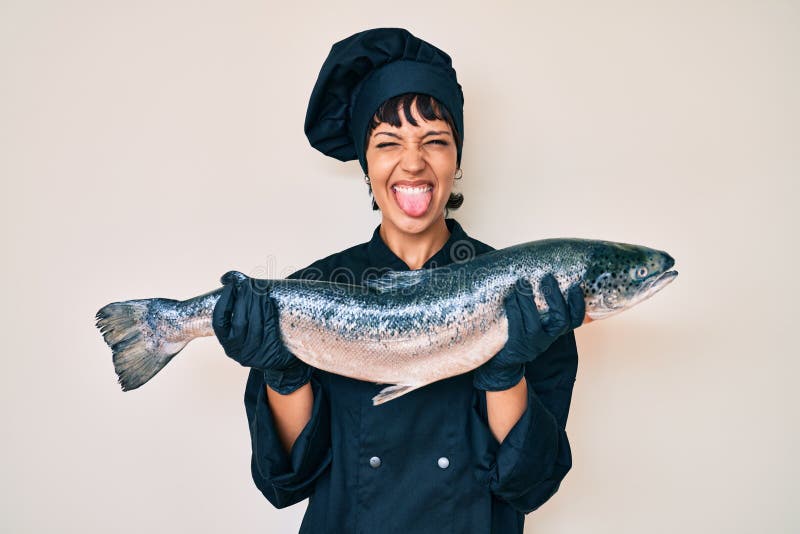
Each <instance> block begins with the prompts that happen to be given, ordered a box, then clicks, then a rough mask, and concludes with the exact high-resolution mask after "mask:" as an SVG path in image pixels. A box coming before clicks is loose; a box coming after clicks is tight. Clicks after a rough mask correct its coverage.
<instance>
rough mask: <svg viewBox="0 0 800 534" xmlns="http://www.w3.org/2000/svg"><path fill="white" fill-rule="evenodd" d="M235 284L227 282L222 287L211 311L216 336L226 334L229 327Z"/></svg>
mask: <svg viewBox="0 0 800 534" xmlns="http://www.w3.org/2000/svg"><path fill="white" fill-rule="evenodd" d="M235 293H236V286H235V285H233V284H227V285H225V286H224V287H223V288H222V293H220V296H219V299H218V300H217V303H216V304H214V309H213V310H212V312H211V324H212V326H213V327H214V331H215V333H216V334H217V336H220V334H222V336H223V337H224V336H226V335H227V333H228V331H229V330H230V327H231V313H232V309H233V302H234V300H235Z"/></svg>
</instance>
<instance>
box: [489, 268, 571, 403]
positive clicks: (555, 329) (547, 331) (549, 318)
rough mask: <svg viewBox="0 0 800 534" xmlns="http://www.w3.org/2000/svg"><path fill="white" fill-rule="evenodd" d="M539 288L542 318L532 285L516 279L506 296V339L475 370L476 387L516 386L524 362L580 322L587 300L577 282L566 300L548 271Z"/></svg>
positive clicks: (498, 388) (542, 350) (569, 290)
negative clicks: (543, 304)
mask: <svg viewBox="0 0 800 534" xmlns="http://www.w3.org/2000/svg"><path fill="white" fill-rule="evenodd" d="M539 287H540V288H541V292H542V294H543V295H544V298H545V300H546V301H547V305H548V306H549V310H548V311H547V312H545V313H544V314H542V315H541V317H540V314H539V310H538V309H537V308H536V303H535V302H534V300H533V288H532V287H531V285H530V283H529V282H528V281H527V280H525V279H522V278H521V279H519V280H517V283H516V284H515V285H514V288H513V289H512V290H511V292H510V293H509V294H508V295H507V296H506V298H505V301H504V305H505V310H506V316H507V317H508V341H506V344H505V346H504V347H503V348H502V349H501V350H500V352H498V353H497V354H495V355H494V357H493V358H492V359H491V360H489V361H488V362H486V363H484V364H483V365H481V366H480V367H478V368H477V369H476V370H475V373H474V375H473V384H474V385H475V387H476V388H478V389H482V390H485V391H501V390H504V389H509V388H511V387H513V386H515V385H516V384H517V383H518V382H519V381H520V380H521V379H522V377H523V375H524V374H525V364H526V363H527V362H530V361H533V360H534V359H536V357H537V356H539V354H541V353H543V352H544V351H545V350H547V349H548V347H550V345H552V343H553V342H554V341H555V340H556V339H558V337H559V336H561V335H563V334H566V333H567V332H569V331H570V330H573V329H575V328H578V327H579V326H580V325H581V324H582V323H583V317H584V314H585V311H586V303H585V301H584V298H583V291H582V290H581V288H580V286H579V285H578V284H575V285H573V286H570V288H569V289H568V290H567V298H566V299H564V296H563V295H562V294H561V290H560V289H559V288H558V282H557V281H556V278H555V277H554V276H553V275H552V274H551V273H547V274H545V275H544V276H543V277H542V280H541V282H540V286H539Z"/></svg>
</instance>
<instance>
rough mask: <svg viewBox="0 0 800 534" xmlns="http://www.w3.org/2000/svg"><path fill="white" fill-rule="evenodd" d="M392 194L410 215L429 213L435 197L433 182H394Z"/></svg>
mask: <svg viewBox="0 0 800 534" xmlns="http://www.w3.org/2000/svg"><path fill="white" fill-rule="evenodd" d="M391 189H392V196H394V200H395V202H397V205H398V206H399V207H400V209H401V210H402V211H403V213H405V214H406V215H408V216H409V217H420V216H422V215H424V214H425V213H427V211H428V209H429V208H430V205H431V200H432V199H433V184H432V183H430V182H421V183H417V184H409V183H405V184H394V185H393V186H392V188H391Z"/></svg>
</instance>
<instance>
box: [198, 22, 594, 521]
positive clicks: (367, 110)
mask: <svg viewBox="0 0 800 534" xmlns="http://www.w3.org/2000/svg"><path fill="white" fill-rule="evenodd" d="M463 103H464V99H463V94H462V89H461V86H460V85H459V83H458V81H457V78H456V72H455V70H454V69H453V67H452V64H451V59H450V56H448V55H447V54H446V53H445V52H443V51H442V50H440V49H439V48H437V47H435V46H433V45H431V44H429V43H428V42H426V41H423V40H422V39H419V38H418V37H415V36H414V35H412V34H411V33H409V32H408V31H406V30H404V29H400V28H377V29H371V30H366V31H363V32H360V33H357V34H355V35H352V36H350V37H348V38H346V39H344V40H342V41H339V42H337V43H336V44H334V45H333V47H332V48H331V51H330V53H329V55H328V57H327V59H326V60H325V62H324V63H323V65H322V68H321V70H320V73H319V77H318V79H317V82H316V85H315V86H314V89H313V91H312V94H311V98H310V102H309V106H308V111H307V114H306V120H305V132H306V135H307V137H308V139H309V141H310V143H311V145H312V146H313V147H314V148H316V149H317V150H319V151H321V152H322V153H324V154H326V155H327V156H330V157H333V158H336V159H338V160H341V161H349V160H355V159H357V160H358V161H359V163H360V165H361V168H362V169H363V172H364V176H363V179H364V181H365V183H366V188H367V191H368V193H369V194H370V195H371V198H372V200H371V202H372V207H373V209H376V210H380V214H381V223H380V224H379V225H378V226H377V227H376V228H375V229H374V231H373V232H372V236H371V238H370V239H369V240H368V241H367V242H365V243H361V244H358V245H355V246H352V247H349V248H346V249H344V250H342V251H340V252H336V253H334V254H330V255H328V256H326V257H324V258H321V259H319V260H317V261H315V262H314V263H312V264H311V265H309V266H307V267H305V268H304V269H301V270H299V271H297V272H295V273H293V274H292V275H290V276H289V278H295V279H301V280H303V279H308V280H326V281H337V282H344V283H351V284H360V283H362V281H363V280H365V279H366V278H367V277H376V276H380V275H381V274H383V273H385V272H387V271H389V270H395V271H407V270H412V269H430V268H435V267H443V266H447V265H450V264H453V263H454V262H461V261H468V260H469V259H471V258H473V257H475V256H477V255H480V254H483V253H485V252H488V251H490V250H494V249H493V248H492V247H491V246H489V245H487V244H485V243H483V242H481V241H479V240H477V239H475V238H473V237H471V236H470V235H468V234H467V233H466V231H465V230H464V229H463V228H462V227H461V225H460V224H459V223H458V222H457V221H456V220H455V219H453V218H449V217H448V214H449V211H450V210H455V209H458V208H459V206H461V204H462V202H463V201H464V197H463V195H461V194H457V193H454V192H453V186H454V184H455V181H456V180H459V179H461V178H462V177H463V176H464V173H463V171H462V170H461V168H460V164H461V152H462V147H463V141H464V120H463ZM337 216H338V214H337ZM222 282H223V284H224V285H225V288H224V291H223V294H222V296H221V297H220V299H219V301H218V302H217V305H216V307H215V308H214V315H213V327H214V332H215V334H216V336H217V338H218V340H219V341H220V343H221V345H222V347H223V349H224V350H225V353H226V354H227V355H228V356H230V357H231V358H233V359H234V360H236V361H237V362H239V363H240V364H242V365H245V366H247V367H250V368H251V369H250V374H249V378H248V380H247V385H246V389H245V394H244V401H245V409H246V413H247V419H248V422H249V428H250V436H251V442H252V462H251V471H252V477H253V480H254V482H255V485H256V486H257V487H258V489H259V490H260V491H261V492H262V493H263V495H264V497H266V499H267V500H268V501H269V502H270V503H271V504H272V505H274V506H276V507H278V508H283V507H286V506H290V505H292V504H295V503H298V502H300V501H302V500H304V499H309V501H308V507H307V510H306V513H305V516H304V518H303V522H302V526H301V527H300V532H302V533H306V532H307V533H315V534H320V533H347V534H351V533H364V534H371V533H377V532H380V533H404V534H405V533H414V534H423V533H431V534H433V533H436V534H442V533H477V534H483V533H486V534H489V533H492V534H516V533H519V534H521V533H522V532H523V524H524V520H525V514H527V513H530V512H532V511H533V510H536V509H537V508H539V507H540V506H541V505H542V504H544V503H545V502H546V501H547V500H548V499H549V498H550V497H551V496H552V495H553V494H554V493H555V492H556V490H557V489H558V488H559V485H560V483H561V481H562V479H563V478H564V476H565V475H566V474H567V472H568V471H569V469H570V467H571V465H572V459H571V455H570V446H569V441H568V439H567V434H566V432H565V425H566V422H567V413H568V411H569V405H570V399H571V396H572V388H573V383H574V381H575V375H576V370H577V364H578V353H577V348H576V344H575V337H574V334H573V332H572V330H573V329H574V328H576V327H578V326H579V325H580V324H581V323H582V321H583V319H584V309H585V304H584V301H583V295H582V293H581V291H580V289H579V288H578V287H577V286H573V287H571V288H570V289H569V290H568V291H567V292H566V293H565V294H562V293H561V291H560V290H559V289H558V286H557V283H556V281H555V278H553V277H552V276H546V277H545V278H544V279H543V281H542V284H543V288H542V290H543V292H544V294H545V295H547V302H548V305H549V307H550V309H551V313H549V314H548V315H547V320H543V319H540V315H539V313H538V310H537V308H536V305H535V303H534V301H533V297H532V293H531V288H530V286H526V285H525V282H520V283H519V284H517V286H516V287H515V288H514V290H512V291H511V292H510V293H509V294H508V296H507V298H506V299H505V303H504V305H505V310H506V313H507V316H508V323H509V338H508V341H507V343H506V345H505V347H504V348H503V349H502V350H501V351H500V352H499V353H497V354H496V355H495V356H494V357H493V358H492V359H491V360H489V361H488V362H487V363H485V364H484V365H483V366H481V367H479V368H478V369H476V370H475V371H473V372H470V373H467V374H462V375H459V376H455V377H452V378H449V379H446V380H441V381H439V382H435V383H433V384H430V385H428V386H425V387H422V388H420V389H417V390H414V391H412V392H410V393H408V394H406V395H403V396H401V397H398V398H396V399H394V400H391V401H389V402H386V403H385V404H382V405H379V406H373V405H372V397H373V396H375V395H376V394H377V393H378V392H379V391H380V390H381V389H383V388H384V387H385V385H381V384H373V383H369V382H362V381H359V380H354V379H351V378H347V377H344V376H340V375H335V374H331V373H328V372H325V371H321V370H318V369H313V368H311V367H309V366H308V365H306V364H305V363H303V362H301V361H300V360H299V359H297V358H296V357H295V356H294V355H292V354H291V353H290V352H289V351H288V350H287V349H286V347H285V346H284V345H283V343H282V341H281V338H280V330H279V325H278V320H277V313H276V309H275V303H274V301H273V300H272V299H271V298H270V297H269V294H268V292H264V291H259V290H258V287H256V286H257V284H252V283H250V279H244V280H242V279H240V278H237V277H235V276H228V275H225V276H223V279H222Z"/></svg>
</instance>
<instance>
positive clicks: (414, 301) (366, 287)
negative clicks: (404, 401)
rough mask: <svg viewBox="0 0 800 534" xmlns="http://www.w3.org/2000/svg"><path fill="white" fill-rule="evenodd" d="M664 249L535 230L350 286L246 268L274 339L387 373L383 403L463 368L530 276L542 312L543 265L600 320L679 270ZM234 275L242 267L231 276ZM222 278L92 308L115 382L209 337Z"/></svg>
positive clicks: (326, 363)
mask: <svg viewBox="0 0 800 534" xmlns="http://www.w3.org/2000/svg"><path fill="white" fill-rule="evenodd" d="M673 265H674V260H673V258H672V257H671V256H670V255H669V254H667V253H666V252H664V251H660V250H656V249H652V248H648V247H644V246H639V245H632V244H627V243H618V242H612V241H600V240H590V239H578V238H560V239H545V240H540V241H531V242H528V243H522V244H519V245H514V246H511V247H507V248H504V249H499V250H495V251H491V252H488V253H485V254H482V255H480V256H477V257H475V258H472V259H470V260H468V261H464V262H457V263H453V264H450V265H446V266H443V267H439V268H435V269H420V270H415V271H393V272H390V273H388V274H386V275H384V276H382V277H380V278H373V279H368V280H364V281H363V282H362V285H350V284H341V283H332V282H325V281H315V280H295V279H285V280H268V279H251V280H252V283H253V284H254V289H255V290H257V291H263V292H264V293H268V294H269V295H270V296H271V297H272V298H273V299H275V303H276V306H277V309H278V312H279V325H280V330H281V338H282V340H283V342H284V344H285V345H286V346H287V348H288V349H289V350H290V351H291V352H292V353H293V354H294V355H295V356H297V357H298V358H299V359H300V360H302V361H304V362H305V363H307V364H309V365H311V366H313V367H316V368H318V369H323V370H325V371H328V372H331V373H336V374H340V375H344V376H348V377H351V378H356V379H359V380H366V381H370V382H375V383H379V384H388V385H389V386H388V387H386V388H385V389H383V390H382V391H381V392H380V393H379V394H378V395H376V396H375V397H374V398H373V403H374V404H376V405H377V404H381V403H383V402H387V401H389V400H391V399H394V398H396V397H399V396H401V395H404V394H405V393H408V392H409V391H412V390H414V389H417V388H419V387H422V386H424V385H427V384H430V383H432V382H435V381H437V380H442V379H444V378H448V377H451V376H455V375H458V374H462V373H466V372H469V371H471V370H473V369H475V368H477V367H478V366H480V365H481V364H483V363H485V362H486V361H488V360H489V359H490V358H491V357H492V356H493V355H494V354H496V353H497V352H498V351H499V350H500V349H501V348H502V347H503V346H504V345H505V343H506V340H507V337H508V321H507V319H506V315H505V309H504V307H503V300H504V298H505V296H506V295H507V294H508V293H509V292H510V291H511V290H512V288H513V286H514V284H515V283H516V282H517V280H519V279H520V278H524V279H526V280H527V281H528V282H530V284H531V287H532V288H533V298H534V300H535V302H536V305H537V307H538V308H539V310H540V311H541V313H542V315H543V318H545V319H546V315H547V313H548V309H547V308H548V306H547V302H546V300H545V298H544V295H543V294H542V292H541V291H542V290H541V288H540V281H541V279H542V277H543V276H544V275H545V274H546V273H548V272H550V273H553V274H554V275H555V277H556V280H557V281H558V285H559V289H560V290H561V292H562V293H564V292H566V289H567V288H568V287H569V286H571V285H572V284H575V283H578V284H580V286H581V288H582V290H583V294H584V298H585V300H586V314H587V316H588V317H589V318H591V319H592V320H596V319H603V318H605V317H609V316H611V315H614V314H616V313H619V312H621V311H623V310H626V309H628V308H630V307H632V306H634V305H636V304H638V303H639V302H641V301H643V300H645V299H647V298H649V297H650V296H652V295H653V294H655V293H656V292H658V291H659V290H661V289H662V288H663V287H665V286H666V285H667V284H669V283H670V282H671V281H672V280H674V279H675V277H676V276H677V274H678V273H677V272H676V271H671V270H669V269H670V268H671V267H672V266H673ZM241 276H242V277H244V275H241ZM221 293H222V288H218V289H215V290H213V291H209V292H208V293H204V294H202V295H199V296H197V297H194V298H191V299H188V300H185V301H177V300H172V299H161V298H154V299H139V300H128V301H124V302H114V303H111V304H108V305H106V306H104V307H103V308H101V309H100V310H99V311H98V312H97V314H96V316H95V317H96V319H97V327H98V328H99V329H100V331H101V333H102V334H103V337H104V340H105V341H106V343H107V344H108V346H109V347H110V348H111V349H112V353H113V361H114V368H115V371H116V373H117V375H118V378H119V383H120V384H121V386H122V389H123V390H125V391H127V390H130V389H135V388H138V387H139V386H141V385H142V384H144V383H145V382H147V381H148V380H149V379H150V378H152V377H153V376H154V375H155V374H156V373H157V372H158V371H160V370H161V369H162V368H163V367H164V366H165V365H166V364H167V363H168V362H169V361H170V360H171V359H172V358H173V357H174V356H175V355H176V354H177V353H178V352H180V351H181V350H182V349H183V348H184V347H185V346H186V344H187V343H189V341H191V340H192V339H194V338H196V337H203V336H213V335H214V331H213V328H212V326H211V316H212V312H213V309H214V306H215V304H216V303H217V301H218V300H219V297H220V294H221Z"/></svg>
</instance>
